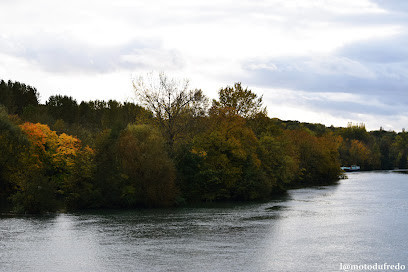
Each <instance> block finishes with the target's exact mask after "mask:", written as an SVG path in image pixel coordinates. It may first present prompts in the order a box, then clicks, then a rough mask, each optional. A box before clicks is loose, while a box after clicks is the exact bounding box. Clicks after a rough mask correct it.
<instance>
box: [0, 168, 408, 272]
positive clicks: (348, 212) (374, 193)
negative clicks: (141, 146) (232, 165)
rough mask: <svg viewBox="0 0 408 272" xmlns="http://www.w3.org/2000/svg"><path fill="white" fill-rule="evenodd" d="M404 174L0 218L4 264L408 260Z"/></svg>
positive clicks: (306, 265)
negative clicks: (237, 198)
mask: <svg viewBox="0 0 408 272" xmlns="http://www.w3.org/2000/svg"><path fill="white" fill-rule="evenodd" d="M407 193H408V179H407V176H406V175H405V176H404V175H400V174H394V173H385V172H371V173H363V172H361V173H352V174H350V175H349V179H346V180H341V181H340V183H339V185H333V186H323V187H315V188H306V189H297V190H292V191H290V192H289V194H288V195H287V196H286V197H285V198H281V199H276V200H273V201H270V202H267V203H252V204H223V205H218V206H217V205H213V206H207V207H196V208H183V209H158V210H141V211H126V212H119V211H104V212H93V213H78V214H59V215H55V216H49V217H9V218H2V219H0V270H1V271H338V270H339V267H340V263H355V264H364V263H368V264H370V263H375V262H377V263H383V262H387V263H398V262H399V263H401V264H405V265H408V263H404V262H407V259H406V256H408V251H407V247H406V244H407V242H408V230H407V229H406V225H407V223H408V213H407V212H408V204H407V200H406V196H407Z"/></svg>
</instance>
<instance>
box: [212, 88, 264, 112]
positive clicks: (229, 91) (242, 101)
mask: <svg viewBox="0 0 408 272" xmlns="http://www.w3.org/2000/svg"><path fill="white" fill-rule="evenodd" d="M218 94H219V100H218V101H217V100H213V107H217V108H226V109H229V110H230V111H231V112H232V113H233V114H237V115H240V116H242V117H244V118H248V117H254V116H256V115H257V114H258V113H260V112H266V108H262V96H260V97H258V95H257V94H256V93H254V92H252V91H251V90H249V89H248V88H245V89H244V88H242V85H241V82H238V83H235V84H234V87H229V86H227V87H225V88H223V89H221V90H219V92H218Z"/></svg>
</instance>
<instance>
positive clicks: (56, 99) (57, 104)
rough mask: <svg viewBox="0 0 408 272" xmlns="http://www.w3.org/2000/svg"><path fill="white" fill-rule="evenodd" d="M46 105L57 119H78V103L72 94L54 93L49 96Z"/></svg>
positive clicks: (68, 120) (69, 121)
mask: <svg viewBox="0 0 408 272" xmlns="http://www.w3.org/2000/svg"><path fill="white" fill-rule="evenodd" d="M46 107H47V109H48V111H49V113H50V114H51V115H52V116H53V117H54V118H55V119H56V120H57V119H62V120H64V121H65V122H67V123H74V122H76V121H77V120H78V103H77V101H76V100H75V99H74V98H72V97H71V96H66V95H64V96H62V95H52V96H50V97H49V98H48V101H47V102H46Z"/></svg>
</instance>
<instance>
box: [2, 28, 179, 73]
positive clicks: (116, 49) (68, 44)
mask: <svg viewBox="0 0 408 272" xmlns="http://www.w3.org/2000/svg"><path fill="white" fill-rule="evenodd" d="M0 52H2V53H6V54H8V55H12V56H14V57H18V58H22V59H24V60H26V61H29V62H32V63H35V64H36V65H38V66H39V67H41V68H42V69H43V70H45V71H47V72H54V73H77V72H86V73H107V72H112V71H115V70H123V69H125V70H132V69H139V68H141V69H146V68H147V69H168V68H171V69H180V68H181V67H183V65H184V61H183V58H182V56H181V54H180V53H179V52H178V51H176V50H166V49H163V48H162V46H161V45H160V43H159V42H157V41H132V42H129V43H127V44H124V45H121V46H111V47H103V46H100V47H99V46H90V45H89V44H86V43H83V42H78V41H75V40H72V39H70V38H69V37H63V36H61V35H60V36H50V35H39V36H31V37H26V38H24V39H22V38H19V39H18V40H13V39H12V38H6V37H1V36H0Z"/></svg>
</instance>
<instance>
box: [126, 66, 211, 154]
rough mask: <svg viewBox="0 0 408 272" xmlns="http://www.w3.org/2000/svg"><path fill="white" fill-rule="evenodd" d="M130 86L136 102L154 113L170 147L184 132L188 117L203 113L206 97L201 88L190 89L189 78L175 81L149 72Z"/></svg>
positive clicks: (161, 74)
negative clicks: (132, 88) (132, 87)
mask: <svg viewBox="0 0 408 272" xmlns="http://www.w3.org/2000/svg"><path fill="white" fill-rule="evenodd" d="M133 86H134V89H135V93H136V96H137V98H138V100H139V102H140V103H141V104H142V105H144V106H145V107H146V108H147V109H148V110H150V111H152V112H153V114H154V117H155V119H156V121H157V123H158V125H159V127H160V129H161V130H162V131H163V135H164V136H165V138H166V141H167V143H168V145H169V147H170V150H172V149H173V146H174V143H175V141H176V140H177V139H178V138H180V137H181V136H182V135H183V134H184V133H186V131H187V128H188V127H189V121H188V120H191V118H192V117H193V118H194V117H198V116H202V115H204V114H205V112H206V109H207V98H206V97H205V96H204V94H203V92H202V91H201V90H198V89H195V90H190V87H189V81H188V80H183V81H178V80H176V79H172V78H169V77H168V76H166V75H165V74H163V73H160V74H159V75H157V76H156V75H155V74H153V73H151V74H148V75H147V76H146V77H139V79H138V80H135V81H134V83H133Z"/></svg>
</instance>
